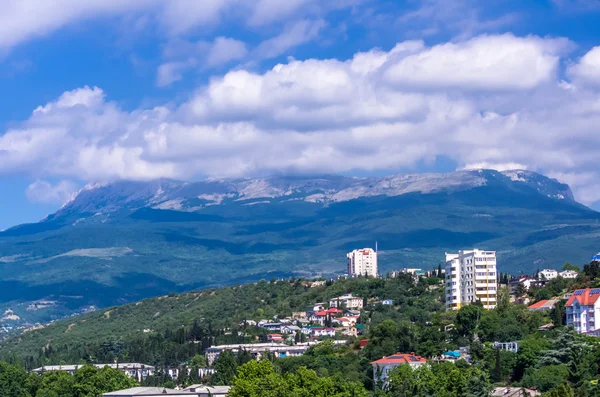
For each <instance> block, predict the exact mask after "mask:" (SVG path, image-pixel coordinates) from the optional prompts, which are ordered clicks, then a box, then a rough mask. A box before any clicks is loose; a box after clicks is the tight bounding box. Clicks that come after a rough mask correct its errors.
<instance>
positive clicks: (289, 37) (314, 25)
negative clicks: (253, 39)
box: [255, 19, 325, 59]
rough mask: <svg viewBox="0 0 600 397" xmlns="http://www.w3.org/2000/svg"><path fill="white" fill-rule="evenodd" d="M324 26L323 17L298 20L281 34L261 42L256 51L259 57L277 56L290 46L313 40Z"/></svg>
mask: <svg viewBox="0 0 600 397" xmlns="http://www.w3.org/2000/svg"><path fill="white" fill-rule="evenodd" d="M324 27H325V21H323V20H321V19H319V20H314V21H313V20H301V21H297V22H295V23H294V24H292V25H290V26H288V27H287V28H286V29H285V30H284V31H283V32H282V33H281V34H279V35H277V36H275V37H273V38H270V39H268V40H265V41H263V42H262V43H260V45H259V46H258V48H256V51H255V52H256V54H257V56H258V57H259V58H263V59H265V58H275V57H277V56H279V55H282V54H284V53H285V52H286V51H287V50H288V49H290V48H293V47H296V46H298V45H300V44H304V43H307V42H309V41H311V40H313V39H314V38H316V37H317V36H318V34H319V32H320V31H321V29H323V28H324Z"/></svg>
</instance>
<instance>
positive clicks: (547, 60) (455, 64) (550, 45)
mask: <svg viewBox="0 0 600 397" xmlns="http://www.w3.org/2000/svg"><path fill="white" fill-rule="evenodd" d="M567 43H568V42H567V41H565V40H542V39H539V38H537V37H527V38H519V37H515V36H513V35H512V34H505V35H501V36H479V37H475V38H473V39H470V40H468V41H464V42H459V43H445V44H440V45H436V46H434V47H432V48H428V49H425V50H423V51H420V52H417V53H415V54H410V55H408V56H404V54H400V55H401V57H400V59H399V60H394V61H393V62H392V65H390V67H389V68H388V69H387V70H386V72H385V77H386V80H387V81H389V82H391V83H393V84H398V85H406V86H417V87H436V88H442V89H445V88H460V89H465V88H473V89H498V90H510V89H530V88H533V87H536V86H538V85H540V84H543V83H546V82H549V81H553V80H554V78H555V76H556V71H557V66H558V61H559V55H560V54H561V53H562V52H563V51H564V49H565V47H566V44H567Z"/></svg>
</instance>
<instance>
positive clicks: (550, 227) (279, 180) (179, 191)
mask: <svg viewBox="0 0 600 397" xmlns="http://www.w3.org/2000/svg"><path fill="white" fill-rule="evenodd" d="M599 218H600V214H599V213H597V212H595V211H592V210H590V209H589V208H586V207H584V206H582V205H580V204H578V203H577V202H576V201H575V200H574V198H573V195H572V194H571V191H570V189H569V187H568V186H567V185H564V184H561V183H559V182H557V181H555V180H551V179H548V178H546V177H544V176H543V175H540V174H536V173H532V172H527V171H507V172H504V173H500V172H496V171H489V170H474V171H459V172H455V173H451V174H416V175H394V176H387V177H382V178H350V177H341V176H324V177H319V178H303V177H271V178H261V179H245V180H233V181H205V182H198V183H185V182H178V181H171V180H157V181H150V182H116V183H113V184H108V185H97V186H90V187H86V188H85V189H83V190H82V191H81V192H80V193H79V194H78V195H77V197H75V198H74V200H72V201H71V202H69V203H67V204H66V205H65V206H63V208H61V209H60V210H59V211H57V212H56V213H55V214H53V215H50V216H48V217H47V219H45V220H44V221H42V222H39V223H37V224H31V225H21V226H18V227H15V228H12V229H9V230H6V231H4V232H2V233H0V264H1V265H2V271H1V276H2V280H3V281H1V282H0V283H1V284H2V287H4V288H2V289H0V301H1V302H4V308H8V307H10V308H11V309H13V310H14V312H15V313H16V314H17V315H18V316H19V317H21V318H24V319H28V320H37V319H44V320H45V319H48V318H49V317H51V316H58V315H64V314H68V313H71V312H72V311H73V310H78V309H80V308H82V307H83V308H85V307H87V306H89V305H94V306H96V307H98V306H107V305H112V304H120V303H126V302H130V301H133V300H137V299H139V298H142V297H146V296H151V295H157V294H163V293H166V292H169V291H181V290H186V289H192V288H200V287H206V286H213V285H225V284H236V283H242V282H248V281H255V280H257V279H260V278H273V277H278V276H288V275H293V274H298V275H315V274H328V273H342V272H344V271H345V253H346V252H347V251H348V250H351V249H354V248H362V247H364V246H374V244H375V241H378V242H379V248H380V250H381V252H380V268H381V271H387V270H392V269H398V268H402V267H427V268H431V267H434V266H437V263H439V262H440V261H442V260H443V254H444V251H449V250H457V249H461V248H469V247H473V246H478V247H480V248H483V249H495V250H497V251H498V256H499V267H500V269H501V271H513V272H518V271H521V270H523V271H533V270H535V269H536V268H537V267H544V266H550V267H558V266H560V265H561V264H562V263H563V262H564V261H566V260H570V261H572V262H575V263H579V262H581V263H583V262H584V261H586V260H588V259H589V254H590V252H596V251H597V250H598V247H597V241H598V237H599V236H600V225H598V219H599ZM40 299H43V302H42V303H40V302H37V303H34V304H33V305H32V303H31V302H32V301H33V302H35V301H38V300H40ZM48 302H50V303H48ZM27 309H29V310H27Z"/></svg>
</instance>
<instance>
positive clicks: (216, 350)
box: [205, 329, 348, 366]
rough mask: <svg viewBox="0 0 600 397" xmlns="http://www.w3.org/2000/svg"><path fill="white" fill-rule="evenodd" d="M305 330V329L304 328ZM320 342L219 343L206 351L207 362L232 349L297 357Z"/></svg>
mask: <svg viewBox="0 0 600 397" xmlns="http://www.w3.org/2000/svg"><path fill="white" fill-rule="evenodd" d="M302 332H304V329H303V330H302ZM318 343H320V342H319V341H313V342H307V343H298V344H296V345H294V346H287V345H285V344H282V343H273V342H271V343H247V344H238V345H218V346H211V347H209V348H208V349H206V351H205V356H206V362H207V363H208V365H209V366H212V365H213V364H214V362H215V360H216V359H217V358H218V357H219V355H220V354H221V352H222V351H224V350H231V351H232V352H233V354H234V355H237V354H238V352H239V351H241V350H245V351H247V352H249V353H250V354H252V355H253V356H254V357H256V358H257V359H260V358H261V357H262V355H263V353H264V352H270V353H272V354H274V355H275V357H278V358H284V357H296V356H301V355H303V354H304V353H305V352H306V351H307V350H308V349H309V348H310V347H311V346H315V345H316V344H318ZM333 343H334V344H335V345H342V344H346V343H348V342H347V341H343V340H335V341H333Z"/></svg>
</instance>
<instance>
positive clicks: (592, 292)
mask: <svg viewBox="0 0 600 397" xmlns="http://www.w3.org/2000/svg"><path fill="white" fill-rule="evenodd" d="M598 298H600V288H586V289H578V290H577V291H575V292H573V295H571V297H570V298H569V300H568V301H567V303H566V304H565V308H566V312H567V325H570V326H572V327H573V328H575V331H577V332H578V333H580V334H589V335H599V334H600V299H598Z"/></svg>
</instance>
